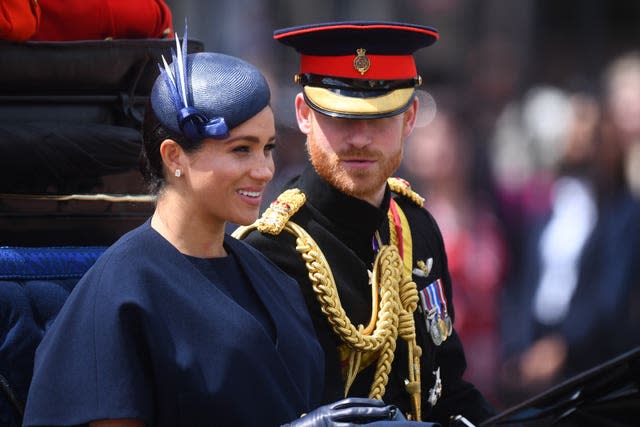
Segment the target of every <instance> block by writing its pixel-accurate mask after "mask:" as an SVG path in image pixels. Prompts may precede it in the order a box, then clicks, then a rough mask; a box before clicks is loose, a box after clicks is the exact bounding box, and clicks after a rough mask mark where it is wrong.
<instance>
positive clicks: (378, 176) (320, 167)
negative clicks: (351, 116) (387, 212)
mask: <svg viewBox="0 0 640 427" xmlns="http://www.w3.org/2000/svg"><path fill="white" fill-rule="evenodd" d="M307 149H308V150H309V156H310V158H311V164H312V165H313V167H314V168H315V170H316V172H317V173H318V175H320V176H321V177H322V178H323V179H324V180H325V181H327V182H329V183H330V184H331V185H333V186H334V187H335V188H337V189H338V190H340V191H342V192H343V193H345V194H348V195H350V196H353V197H356V198H358V199H365V200H366V199H370V198H371V197H372V196H374V195H376V194H377V193H378V192H380V191H381V189H382V188H383V187H384V185H385V184H386V182H387V178H389V177H390V176H391V175H392V174H393V173H394V172H395V171H396V170H397V169H398V167H400V162H401V161H402V148H400V149H398V150H397V151H396V152H395V153H393V154H392V155H391V156H390V157H387V158H385V157H384V156H383V155H382V153H380V152H379V151H371V150H362V149H353V150H349V151H346V152H341V153H334V152H329V151H326V150H323V149H322V148H321V147H319V146H318V144H315V143H313V142H312V143H307ZM340 158H362V159H370V160H375V161H376V166H375V167H373V168H371V169H346V168H345V167H344V166H343V165H342V163H341V162H340Z"/></svg>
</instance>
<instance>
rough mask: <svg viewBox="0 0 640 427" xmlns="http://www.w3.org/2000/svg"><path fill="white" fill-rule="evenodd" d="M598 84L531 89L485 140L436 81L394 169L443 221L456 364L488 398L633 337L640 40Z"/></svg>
mask: <svg viewBox="0 0 640 427" xmlns="http://www.w3.org/2000/svg"><path fill="white" fill-rule="evenodd" d="M598 83H599V85H598V90H588V89H585V88H584V87H578V88H575V87H558V86H550V85H538V86H533V87H531V88H529V89H528V90H527V91H526V92H525V93H524V95H523V96H522V97H521V98H517V99H513V100H511V101H510V102H509V103H507V104H506V105H505V107H504V109H503V110H502V111H500V112H499V114H497V116H496V118H495V125H494V127H493V130H492V132H491V133H490V134H488V135H487V139H486V140H484V141H479V140H477V139H475V138H474V135H473V133H472V132H471V131H470V130H469V125H468V122H467V121H465V116H464V111H461V110H460V108H459V104H456V102H455V99H454V100H451V99H450V98H451V97H448V96H447V94H446V91H445V92H444V93H439V92H438V89H437V88H435V90H434V91H433V96H434V97H435V99H436V106H437V113H436V114H435V116H433V118H432V119H431V120H430V121H429V122H428V123H426V124H424V125H423V126H422V127H420V128H418V129H417V131H415V132H414V134H413V135H412V136H411V138H410V140H409V141H408V144H407V146H406V150H407V154H408V155H407V156H405V159H406V161H405V163H404V164H403V170H402V171H401V173H403V174H404V175H405V176H406V177H408V178H409V179H410V181H411V182H412V184H413V186H414V187H415V188H416V189H417V190H418V191H419V192H421V193H422V194H424V195H425V197H426V199H427V202H426V206H427V208H428V209H430V210H431V211H432V212H433V214H434V216H435V218H436V219H437V220H438V222H439V224H440V226H441V227H442V231H443V235H444V239H445V245H446V246H447V252H448V256H449V265H450V269H451V274H452V278H453V282H454V295H455V304H456V307H455V308H456V328H457V330H458V331H459V333H460V336H461V339H462V341H463V343H464V345H465V348H466V352H467V355H468V359H469V360H468V363H469V368H468V373H467V375H468V377H469V379H470V380H472V381H473V382H474V383H476V384H477V385H478V386H479V387H480V388H481V389H482V390H483V391H484V392H485V393H486V394H487V396H488V397H489V398H490V399H491V400H493V402H494V403H496V404H497V405H498V406H502V407H505V406H510V405H513V404H516V403H519V402H521V401H523V400H524V399H526V398H528V397H532V396H533V395H536V394H538V393H541V392H543V391H544V390H546V389H548V388H550V387H552V386H554V385H556V384H558V383H560V382H561V381H563V380H565V379H568V378H570V377H572V376H574V375H576V374H578V373H581V372H584V371H585V370H587V369H589V368H592V367H595V366H597V365H598V364H601V363H604V362H606V361H608V360H610V359H611V358H613V357H616V356H618V355H620V354H622V353H624V352H625V351H628V350H630V349H632V348H634V347H635V346H638V345H640V331H639V330H638V326H637V325H638V324H640V191H639V190H640V185H639V184H640V179H639V175H640V160H639V159H640V154H639V153H640V52H635V51H630V52H627V53H624V54H622V55H620V56H619V57H617V58H615V59H614V60H613V61H612V62H611V63H610V64H609V65H608V66H607V67H605V68H604V69H603V73H602V75H601V76H600V81H599V82H598ZM591 87H593V86H591ZM438 100H439V102H438ZM431 115H432V114H430V116H431Z"/></svg>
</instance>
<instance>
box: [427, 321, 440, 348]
mask: <svg viewBox="0 0 640 427" xmlns="http://www.w3.org/2000/svg"><path fill="white" fill-rule="evenodd" d="M429 333H430V334H431V340H432V341H433V343H434V344H435V345H440V344H442V334H441V333H440V327H439V325H438V321H437V320H436V319H433V320H432V321H431V326H430V327H429Z"/></svg>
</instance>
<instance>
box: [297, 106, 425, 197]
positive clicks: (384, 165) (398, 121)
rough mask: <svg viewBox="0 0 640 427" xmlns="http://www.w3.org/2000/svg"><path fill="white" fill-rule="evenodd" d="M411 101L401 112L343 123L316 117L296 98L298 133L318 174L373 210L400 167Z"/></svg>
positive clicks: (412, 116)
mask: <svg viewBox="0 0 640 427" xmlns="http://www.w3.org/2000/svg"><path fill="white" fill-rule="evenodd" d="M416 109H417V101H414V103H413V104H412V106H411V107H410V108H409V110H407V111H406V112H405V113H403V114H398V115H396V116H392V117H387V118H382V119H372V120H367V119H343V118H334V117H329V116H326V115H324V114H320V113H318V112H316V111H314V110H312V109H311V108H309V106H308V105H307V104H306V103H305V102H304V98H303V97H302V95H301V94H299V95H298V97H296V114H297V118H298V125H299V127H300V130H301V131H302V132H303V133H305V134H306V135H307V149H308V150H309V156H310V158H311V163H312V164H313V166H314V168H315V169H316V171H317V172H318V174H319V175H320V176H321V177H322V178H323V179H325V180H326V181H328V182H329V183H330V184H331V185H333V186H334V187H336V188H337V189H339V190H340V191H342V192H344V193H346V194H349V195H351V196H354V197H357V198H359V199H362V200H365V201H367V202H369V203H371V204H372V205H374V206H379V205H380V203H381V202H382V198H383V196H384V190H385V183H386V180H387V178H389V177H390V176H391V175H392V174H393V173H394V172H395V171H396V170H397V169H398V167H399V166H400V162H401V161H402V148H403V141H404V138H405V137H406V136H407V135H408V134H409V133H410V132H411V130H412V129H413V124H414V122H415V111H416Z"/></svg>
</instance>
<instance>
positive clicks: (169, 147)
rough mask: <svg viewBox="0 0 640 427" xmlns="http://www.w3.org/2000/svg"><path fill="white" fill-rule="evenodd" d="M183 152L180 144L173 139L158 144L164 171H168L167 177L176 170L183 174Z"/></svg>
mask: <svg viewBox="0 0 640 427" xmlns="http://www.w3.org/2000/svg"><path fill="white" fill-rule="evenodd" d="M182 153H183V150H182V147H181V146H180V144H178V143H177V142H175V141H174V140H173V139H165V140H164V141H162V143H161V144H160V157H161V158H162V163H163V164H164V167H165V169H166V170H168V171H169V173H168V174H167V175H170V176H171V175H174V174H175V171H176V169H180V170H181V172H184V166H185V165H183V156H182Z"/></svg>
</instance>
